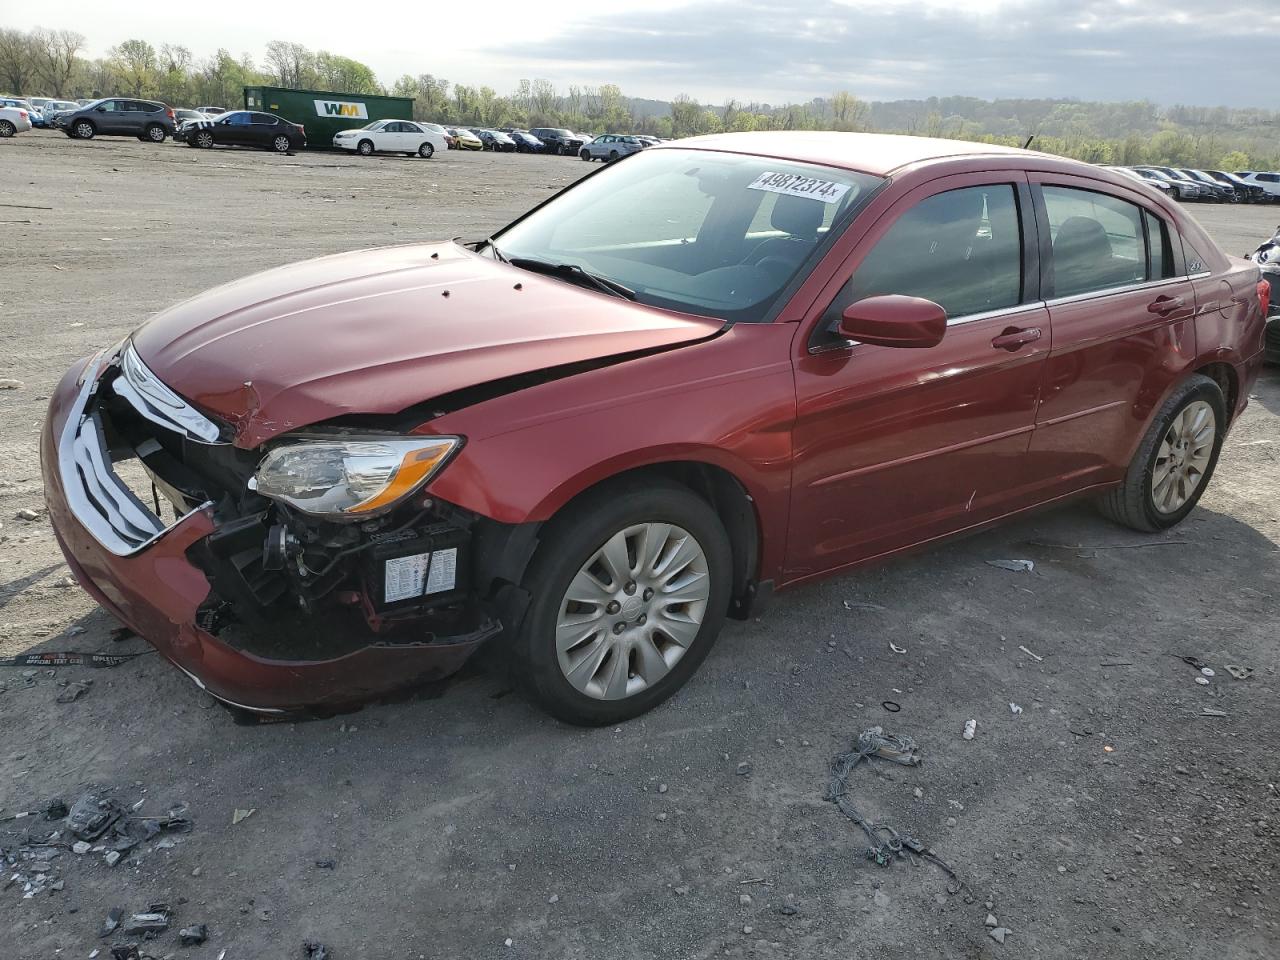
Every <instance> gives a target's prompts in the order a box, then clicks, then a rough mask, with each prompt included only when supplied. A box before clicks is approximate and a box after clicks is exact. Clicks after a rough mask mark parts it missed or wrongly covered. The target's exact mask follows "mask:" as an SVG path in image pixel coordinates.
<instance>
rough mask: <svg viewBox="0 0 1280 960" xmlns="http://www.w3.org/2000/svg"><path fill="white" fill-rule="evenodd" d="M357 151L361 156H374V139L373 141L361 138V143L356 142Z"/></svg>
mask: <svg viewBox="0 0 1280 960" xmlns="http://www.w3.org/2000/svg"><path fill="white" fill-rule="evenodd" d="M356 152H357V153H359V154H360V156H362V157H372V156H373V141H372V140H361V141H360V142H359V143H357V144H356Z"/></svg>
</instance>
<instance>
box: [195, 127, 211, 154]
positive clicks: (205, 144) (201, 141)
mask: <svg viewBox="0 0 1280 960" xmlns="http://www.w3.org/2000/svg"><path fill="white" fill-rule="evenodd" d="M195 145H196V146H197V147H199V148H200V149H201V150H212V149H213V134H212V133H210V132H209V131H208V130H199V131H197V132H196V135H195Z"/></svg>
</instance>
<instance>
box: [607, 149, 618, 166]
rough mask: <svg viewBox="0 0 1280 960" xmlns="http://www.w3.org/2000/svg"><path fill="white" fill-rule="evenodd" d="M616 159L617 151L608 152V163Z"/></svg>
mask: <svg viewBox="0 0 1280 960" xmlns="http://www.w3.org/2000/svg"><path fill="white" fill-rule="evenodd" d="M617 159H618V151H617V150H610V151H609V162H610V163H613V161H615V160H617Z"/></svg>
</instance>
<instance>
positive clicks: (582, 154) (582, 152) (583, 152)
mask: <svg viewBox="0 0 1280 960" xmlns="http://www.w3.org/2000/svg"><path fill="white" fill-rule="evenodd" d="M578 156H580V157H581V158H582V159H583V160H585V161H587V163H590V162H591V154H590V153H588V152H587V148H586V147H583V148H582V149H581V150H579V151H578Z"/></svg>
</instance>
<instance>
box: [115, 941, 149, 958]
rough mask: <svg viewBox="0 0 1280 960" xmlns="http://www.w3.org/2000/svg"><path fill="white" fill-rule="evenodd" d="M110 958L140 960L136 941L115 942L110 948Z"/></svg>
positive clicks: (140, 956)
mask: <svg viewBox="0 0 1280 960" xmlns="http://www.w3.org/2000/svg"><path fill="white" fill-rule="evenodd" d="M111 960H142V954H140V953H139V952H138V945H137V944H136V943H117V944H115V945H114V946H112V948H111Z"/></svg>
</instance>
